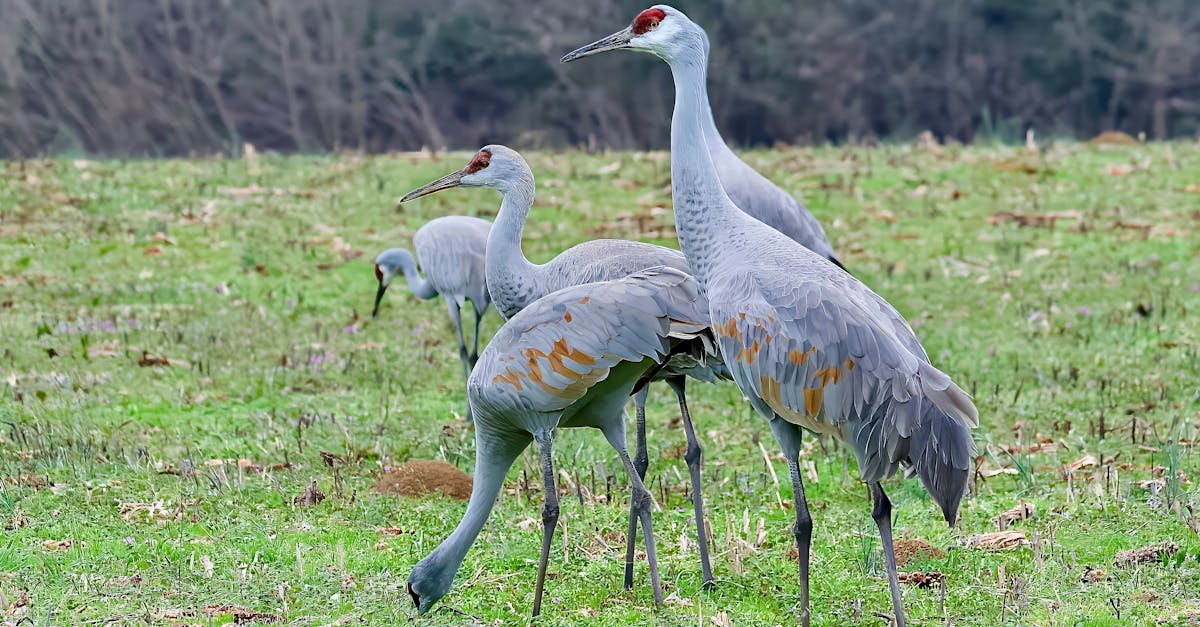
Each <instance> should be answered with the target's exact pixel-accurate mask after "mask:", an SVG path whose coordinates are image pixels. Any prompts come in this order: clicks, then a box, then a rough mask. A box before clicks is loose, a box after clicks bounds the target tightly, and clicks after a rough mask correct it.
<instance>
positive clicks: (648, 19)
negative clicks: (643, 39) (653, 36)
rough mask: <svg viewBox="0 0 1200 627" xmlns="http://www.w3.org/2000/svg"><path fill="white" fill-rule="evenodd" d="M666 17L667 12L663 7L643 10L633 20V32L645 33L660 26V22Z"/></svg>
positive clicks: (637, 33)
mask: <svg viewBox="0 0 1200 627" xmlns="http://www.w3.org/2000/svg"><path fill="white" fill-rule="evenodd" d="M665 17H667V14H666V13H665V12H664V11H663V10H662V9H646V10H645V11H642V12H641V13H639V14H638V16H637V17H636V18H635V19H634V20H633V34H634V35H645V34H646V33H648V32H650V31H652V30H654V29H656V28H658V24H659V22H661V21H663V18H665Z"/></svg>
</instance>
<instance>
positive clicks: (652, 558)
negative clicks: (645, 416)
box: [604, 420, 663, 606]
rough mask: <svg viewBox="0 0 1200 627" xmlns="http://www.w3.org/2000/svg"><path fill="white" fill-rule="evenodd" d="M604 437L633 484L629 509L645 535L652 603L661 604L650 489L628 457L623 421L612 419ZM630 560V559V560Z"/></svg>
mask: <svg viewBox="0 0 1200 627" xmlns="http://www.w3.org/2000/svg"><path fill="white" fill-rule="evenodd" d="M604 437H605V438H606V439H607V440H608V443H609V444H611V445H612V447H613V448H614V449H616V450H617V455H619V456H620V457H621V463H622V464H624V466H625V474H627V475H629V481H630V483H632V484H633V495H632V496H631V497H630V502H631V503H630V510H632V511H633V512H635V513H636V514H637V517H638V520H640V521H641V522H642V535H644V536H645V537H646V563H647V564H649V566H650V587H651V588H652V589H653V590H654V604H655V605H656V606H657V605H662V600H663V594H662V582H661V581H660V580H659V578H658V555H657V552H656V551H655V548H654V523H653V521H651V519H650V491H649V490H647V489H646V486H645V484H643V483H642V478H641V477H639V476H638V473H637V469H636V468H635V467H634V465H633V460H631V459H629V449H628V448H627V447H626V445H625V422H624V421H622V420H617V421H613V425H612V426H611V427H609V428H606V429H604ZM630 561H631V562H632V560H630Z"/></svg>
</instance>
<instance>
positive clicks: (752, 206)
mask: <svg viewBox="0 0 1200 627" xmlns="http://www.w3.org/2000/svg"><path fill="white" fill-rule="evenodd" d="M696 28H700V26H696ZM701 30H703V29H701ZM572 54H574V53H572ZM588 54H594V52H592V53H587V54H581V55H578V56H575V57H572V58H571V59H569V60H574V59H578V58H581V57H583V56H588ZM567 56H570V55H567ZM707 64H708V60H707V59H705V67H704V68H701V71H702V72H705V73H707V72H706V70H707ZM705 79H706V77H702V78H701V83H700V95H699V98H700V104H701V107H702V110H701V113H700V125H701V130H702V131H703V135H704V142H705V143H706V144H707V145H708V153H709V156H710V157H711V158H712V161H713V165H714V166H715V167H716V169H717V177H718V178H719V179H720V181H721V187H723V188H724V189H725V194H726V195H728V196H729V199H730V200H732V201H733V204H735V205H737V206H738V208H739V209H741V210H742V211H744V212H746V213H748V214H750V216H751V217H754V218H757V219H758V220H760V221H761V222H763V223H765V224H767V226H770V227H772V228H774V229H775V230H776V231H779V232H780V233H783V234H784V235H786V236H788V237H789V238H791V239H792V240H794V241H795V242H797V243H798V244H800V245H801V246H804V247H805V248H807V249H809V250H811V251H813V252H814V253H817V254H818V255H820V256H822V257H824V258H826V259H828V260H829V261H831V262H833V264H834V265H836V266H838V267H839V268H842V269H843V270H845V269H846V267H845V266H844V265H842V262H841V261H839V260H838V258H837V256H836V255H835V254H834V252H833V245H832V244H830V243H829V238H828V237H827V236H826V235H825V229H823V228H821V223H820V222H819V221H818V220H817V218H816V217H814V216H813V214H812V213H811V212H809V210H808V209H806V208H805V207H804V205H803V204H801V203H800V202H799V201H798V200H796V199H795V198H794V197H793V196H792V195H791V194H789V193H787V192H786V191H784V190H783V189H782V188H780V187H779V186H778V185H776V184H775V183H772V182H771V180H770V179H768V178H767V177H765V176H763V175H762V174H761V173H760V172H759V171H758V170H755V169H754V168H752V167H750V165H749V164H747V163H746V162H745V161H742V159H741V158H740V157H738V156H737V154H736V153H734V152H733V150H732V149H731V148H730V147H729V144H727V143H725V138H723V137H722V136H721V131H720V130H718V129H717V124H716V122H715V121H714V120H713V114H712V108H711V107H710V106H709V101H708V87H707V86H706V84H705V83H706V80H705Z"/></svg>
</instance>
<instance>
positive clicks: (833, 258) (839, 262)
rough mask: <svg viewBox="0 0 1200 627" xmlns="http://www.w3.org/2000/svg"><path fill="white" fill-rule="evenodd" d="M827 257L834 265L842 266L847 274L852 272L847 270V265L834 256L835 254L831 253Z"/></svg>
mask: <svg viewBox="0 0 1200 627" xmlns="http://www.w3.org/2000/svg"><path fill="white" fill-rule="evenodd" d="M826 259H828V260H829V262H830V263H832V264H833V265H835V266H837V267H839V268H841V269H842V270H845V271H846V274H852V273H851V272H850V271H849V270H846V266H844V265H842V262H841V260H839V259H838V258H837V257H834V256H833V255H829V256H828V257H826Z"/></svg>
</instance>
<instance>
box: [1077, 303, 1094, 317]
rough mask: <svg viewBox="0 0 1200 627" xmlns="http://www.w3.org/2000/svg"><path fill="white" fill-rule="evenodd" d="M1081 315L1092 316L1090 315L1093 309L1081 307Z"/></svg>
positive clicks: (1085, 306)
mask: <svg viewBox="0 0 1200 627" xmlns="http://www.w3.org/2000/svg"><path fill="white" fill-rule="evenodd" d="M1079 315H1081V316H1090V315H1092V308H1091V307H1088V306H1087V305H1084V306H1082V307H1080V308H1079Z"/></svg>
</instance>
